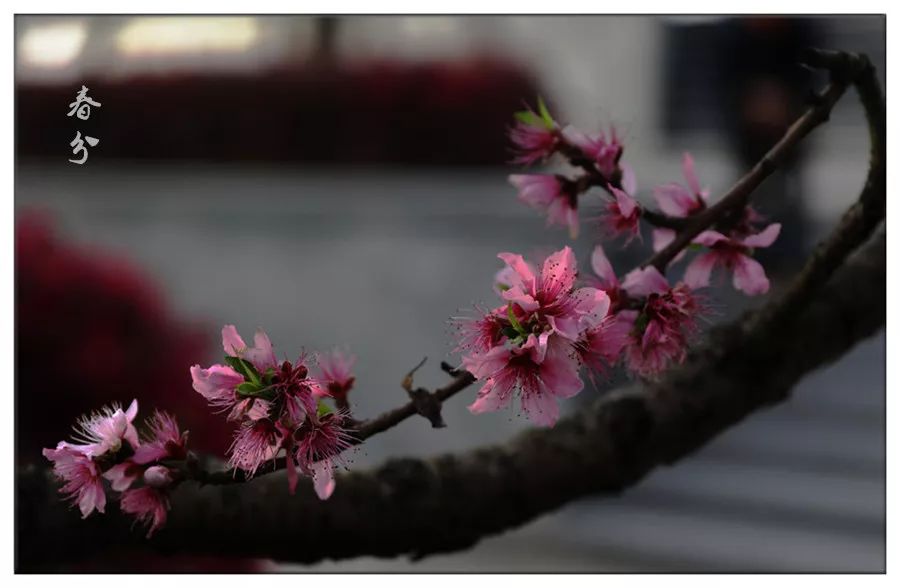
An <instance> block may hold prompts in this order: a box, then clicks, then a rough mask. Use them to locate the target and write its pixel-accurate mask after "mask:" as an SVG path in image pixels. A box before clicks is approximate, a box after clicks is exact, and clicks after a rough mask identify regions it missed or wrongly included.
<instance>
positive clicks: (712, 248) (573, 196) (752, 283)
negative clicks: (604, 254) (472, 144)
mask: <svg viewBox="0 0 900 588" xmlns="http://www.w3.org/2000/svg"><path fill="white" fill-rule="evenodd" d="M515 116H516V120H517V122H516V125H515V126H513V127H512V129H511V130H510V140H511V141H512V143H513V147H514V149H515V151H516V153H517V154H518V156H517V157H516V158H515V159H514V160H513V163H517V164H523V165H531V164H533V163H536V162H538V161H547V160H548V159H549V158H550V157H551V156H553V155H557V154H558V155H561V156H562V157H563V158H564V159H566V160H567V161H568V163H570V164H571V165H572V166H574V167H576V168H578V169H580V170H581V173H580V175H578V176H576V177H567V176H565V175H562V174H547V173H540V174H513V175H510V176H509V181H510V183H511V184H512V185H513V186H514V187H515V188H516V190H517V192H518V198H519V200H520V201H522V202H524V203H525V204H527V205H529V206H531V207H532V208H535V209H538V210H540V211H542V212H544V214H546V216H547V224H548V225H560V226H566V227H568V228H569V234H570V236H571V237H572V238H573V239H575V238H577V237H578V234H579V214H578V208H579V198H580V196H581V195H582V194H585V193H587V192H588V191H589V190H590V189H591V188H593V187H599V188H602V189H603V190H604V191H605V192H606V196H605V197H604V198H603V201H602V202H601V205H602V212H601V214H600V217H599V219H600V229H601V230H602V232H603V234H605V235H606V236H607V237H610V238H615V237H620V236H621V237H625V244H626V245H627V244H628V243H630V242H631V241H632V240H633V239H635V238H637V239H640V237H641V233H640V228H641V227H640V224H641V223H640V221H641V219H642V218H646V216H647V215H645V214H644V208H643V207H642V206H641V204H640V203H639V202H638V200H637V199H636V195H637V181H636V179H635V174H634V171H633V170H632V168H631V167H630V166H629V165H627V164H626V163H624V162H623V161H622V154H623V152H624V145H623V144H622V141H621V139H620V138H619V136H618V135H617V133H616V131H615V129H611V130H610V133H609V136H607V135H606V134H604V133H602V132H600V133H597V134H596V135H590V134H587V133H584V132H582V131H579V130H577V129H575V128H573V127H572V126H566V127H563V126H562V125H560V123H558V122H557V121H556V120H555V119H554V118H553V116H552V115H551V114H550V112H549V110H548V109H547V107H546V105H545V104H544V103H543V101H541V100H539V101H538V112H534V111H533V110H530V109H528V110H525V111H522V112H517V113H516V115H515ZM682 169H683V173H684V180H685V184H679V183H676V182H671V183H666V184H662V185H660V186H657V187H655V188H654V189H653V197H654V199H655V201H656V204H657V206H658V208H659V210H660V213H658V214H659V215H661V216H664V217H669V219H674V220H684V221H686V220H687V219H690V218H691V217H693V216H695V215H697V214H700V213H702V212H704V211H705V210H706V209H707V206H708V200H709V191H708V190H705V189H703V188H702V187H701V185H700V181H699V179H698V176H697V173H696V170H695V164H694V160H693V158H692V157H691V155H690V154H688V153H685V154H684V157H683V161H682ZM762 220H763V219H762V217H761V216H760V215H759V214H758V213H757V212H756V211H754V210H753V209H752V208H750V207H749V206H746V207H744V208H743V209H742V210H740V211H738V212H737V214H729V215H726V216H725V217H723V218H721V219H718V220H717V223H716V225H715V226H714V227H712V228H711V229H710V230H707V231H704V232H702V233H701V234H699V235H697V237H695V238H694V239H693V240H692V242H691V245H692V246H693V247H692V248H694V249H701V250H705V253H703V254H702V255H700V256H698V257H697V258H696V259H695V260H694V261H693V263H692V264H691V265H690V266H689V268H688V270H687V272H686V275H685V280H684V281H685V283H686V284H687V285H689V286H690V287H692V288H702V287H706V286H708V285H709V283H710V275H711V273H712V271H713V269H714V268H716V267H722V268H724V269H726V270H728V271H731V272H732V273H733V284H734V287H735V288H736V289H738V290H741V291H742V292H744V293H745V294H747V295H751V296H753V295H757V294H764V293H766V292H767V291H768V289H769V280H768V278H767V277H766V274H765V270H764V269H763V267H762V266H761V265H760V264H759V263H758V262H757V261H755V260H754V259H753V251H754V250H755V249H757V248H760V247H768V246H770V245H771V244H772V243H773V242H774V241H775V239H776V238H777V237H778V233H779V231H780V229H781V226H780V225H779V224H771V225H768V226H767V227H765V228H762V229H760V228H759V227H758V225H759V223H760V222H761V221H762ZM648 222H651V224H652V223H653V221H652V219H651V220H649V221H648ZM669 224H671V223H669ZM676 235H677V232H676V230H675V229H673V228H670V226H657V227H655V228H654V229H653V248H654V250H655V251H661V250H662V249H663V248H665V247H666V246H667V245H669V244H670V243H671V242H672V241H673V240H674V239H675V237H676ZM683 256H684V251H682V252H679V254H678V256H677V257H676V258H675V260H674V261H678V260H680V259H681V258H682V257H683Z"/></svg>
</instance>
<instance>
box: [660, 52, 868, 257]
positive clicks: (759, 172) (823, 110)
mask: <svg viewBox="0 0 900 588" xmlns="http://www.w3.org/2000/svg"><path fill="white" fill-rule="evenodd" d="M805 58H806V62H807V64H808V65H810V66H811V67H817V68H824V69H827V70H829V72H830V73H831V83H829V84H828V86H827V87H826V88H825V90H823V91H822V92H821V93H820V94H818V95H816V96H815V101H814V103H813V105H812V106H810V107H809V109H807V111H806V112H805V113H803V115H802V116H801V117H800V118H798V119H797V120H796V121H795V122H794V124H792V125H791V126H790V128H789V129H788V130H787V132H785V134H784V136H783V137H782V138H781V140H779V141H778V143H776V144H775V145H774V146H773V147H772V148H771V149H770V150H769V152H768V153H766V154H765V155H764V156H763V158H762V159H761V160H760V161H759V162H758V163H757V164H756V165H755V166H753V169H751V170H750V171H749V172H748V173H747V174H746V175H745V176H744V177H742V178H741V179H740V180H738V181H737V183H736V184H734V186H732V187H731V189H730V190H728V192H726V193H725V195H724V196H723V197H722V198H721V199H720V200H719V201H718V202H716V203H715V204H713V205H712V206H710V207H709V208H706V209H704V210H703V211H701V212H699V213H697V214H696V215H694V216H692V217H690V222H689V223H687V224H686V225H685V226H684V227H683V228H682V229H681V230H680V231H679V232H678V234H677V235H676V237H675V239H674V240H672V242H671V243H669V244H668V245H667V246H666V247H665V248H663V249H662V250H660V251H658V252H657V253H655V254H654V255H653V256H651V257H650V259H648V260H647V261H646V262H645V263H644V264H643V267H647V266H650V265H652V266H654V267H656V269H658V270H659V271H661V272H665V269H666V266H667V265H669V263H670V262H671V261H672V260H673V259H675V257H676V256H677V255H678V254H679V253H680V252H681V250H682V249H684V248H685V247H687V246H688V245H689V244H690V242H691V240H692V239H693V238H694V237H696V236H697V235H699V234H700V233H701V232H702V231H703V230H704V229H706V228H708V227H710V226H712V224H713V223H714V222H716V221H717V220H719V219H720V218H722V217H723V216H724V215H725V214H726V213H727V212H729V211H730V210H733V209H736V208H740V207H742V206H745V205H746V204H747V201H748V199H749V198H750V195H751V194H752V193H753V191H754V190H756V188H757V187H759V185H760V184H762V182H763V181H764V180H765V179H766V178H768V177H769V176H770V175H771V174H772V173H773V172H774V171H775V170H776V169H778V166H779V165H781V163H782V162H783V161H784V159H785V157H786V156H787V154H788V153H789V152H790V151H791V149H793V148H794V146H795V145H796V144H797V143H799V142H800V141H801V140H802V139H803V138H804V137H806V135H808V134H809V133H810V132H811V131H812V130H813V129H815V128H816V127H817V126H819V125H820V124H822V123H824V122H825V121H827V120H828V118H829V116H830V115H831V109H832V108H833V107H834V105H835V103H837V101H838V100H839V99H840V98H841V96H842V95H843V94H844V92H845V91H846V89H847V87H848V86H849V85H850V84H851V83H853V84H856V87H857V90H858V91H859V92H860V95H861V97H863V107H864V108H865V110H866V112H867V116H870V115H869V114H868V113H869V110H870V108H874V109H876V110H877V107H878V104H877V102H878V100H877V98H875V97H874V96H872V95H873V94H877V95H878V96H881V89H880V86H879V85H878V80H877V78H876V77H875V68H874V67H873V66H872V64H871V62H870V61H869V59H868V57H866V56H865V55H856V54H852V53H843V52H834V51H821V50H815V49H811V50H809V51H807V55H806V56H805ZM867 97H868V98H870V100H869V101H867V99H866V98H867ZM881 106H882V114H881V122H882V129H883V122H884V114H883V112H884V109H883V106H884V102H883V98H882V99H881ZM869 122H870V127H871V126H873V124H874V125H875V126H877V121H876V122H874V123H873V120H872V118H869ZM876 145H877V141H875V140H874V138H873V146H872V148H873V151H874V150H876V149H877V146H876ZM882 145H883V143H882Z"/></svg>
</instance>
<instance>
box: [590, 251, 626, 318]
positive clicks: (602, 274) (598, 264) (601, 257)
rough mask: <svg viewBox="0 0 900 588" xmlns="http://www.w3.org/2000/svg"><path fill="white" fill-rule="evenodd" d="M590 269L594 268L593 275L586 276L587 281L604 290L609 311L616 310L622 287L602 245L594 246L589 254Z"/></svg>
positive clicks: (620, 298)
mask: <svg viewBox="0 0 900 588" xmlns="http://www.w3.org/2000/svg"><path fill="white" fill-rule="evenodd" d="M591 269H593V270H594V275H593V276H589V277H588V278H587V283H588V284H589V285H591V286H594V287H596V288H598V289H600V290H603V291H604V292H606V295H607V296H608V297H609V304H610V312H613V311H615V310H617V309H618V306H619V303H620V302H621V300H622V287H621V284H620V283H619V278H618V276H616V272H615V270H614V269H613V266H612V263H610V261H609V258H607V257H606V252H604V251H603V246H602V245H597V246H596V247H594V251H593V253H592V254H591Z"/></svg>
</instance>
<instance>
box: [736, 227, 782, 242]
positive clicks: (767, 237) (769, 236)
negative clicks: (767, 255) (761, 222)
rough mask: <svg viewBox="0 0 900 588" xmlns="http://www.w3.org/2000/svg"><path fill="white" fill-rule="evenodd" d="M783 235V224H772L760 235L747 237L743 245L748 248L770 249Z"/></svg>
mask: <svg viewBox="0 0 900 588" xmlns="http://www.w3.org/2000/svg"><path fill="white" fill-rule="evenodd" d="M779 233H781V223H772V224H771V225H769V226H768V227H766V228H765V229H763V230H762V231H760V232H759V233H757V234H755V235H750V236H749V237H746V238H745V239H744V240H743V241H742V243H743V244H744V245H746V246H747V247H768V246H770V245H771V244H772V243H774V242H775V239H777V238H778V235H779Z"/></svg>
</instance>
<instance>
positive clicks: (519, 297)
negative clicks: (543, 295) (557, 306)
mask: <svg viewBox="0 0 900 588" xmlns="http://www.w3.org/2000/svg"><path fill="white" fill-rule="evenodd" d="M500 296H501V298H503V299H504V300H506V301H508V302H512V303H514V304H518V305H519V308H521V309H522V310H524V311H525V312H534V311H535V310H537V309H538V308H540V307H541V305H540V304H539V303H538V302H537V300H535V299H534V298H533V297H532V296H531V295H529V294H525V293H524V292H522V290H521V289H520V288H519V287H518V286H515V287H513V288H510V289H509V290H506V291H505V292H503V293H502V294H501V295H500Z"/></svg>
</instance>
